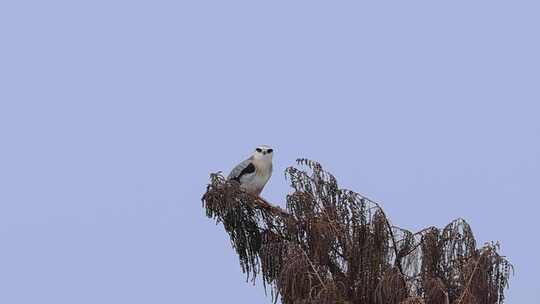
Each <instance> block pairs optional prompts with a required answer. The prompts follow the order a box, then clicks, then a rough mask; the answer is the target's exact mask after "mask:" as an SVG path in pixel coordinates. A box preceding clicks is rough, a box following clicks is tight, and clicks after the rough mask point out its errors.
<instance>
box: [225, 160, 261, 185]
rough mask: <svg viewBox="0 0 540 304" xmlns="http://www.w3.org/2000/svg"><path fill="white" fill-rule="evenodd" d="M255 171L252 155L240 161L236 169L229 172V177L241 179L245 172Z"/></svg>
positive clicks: (230, 178)
mask: <svg viewBox="0 0 540 304" xmlns="http://www.w3.org/2000/svg"><path fill="white" fill-rule="evenodd" d="M253 172H255V166H254V165H253V163H252V162H251V157H250V158H248V159H246V160H244V161H243V162H241V163H239V164H238V165H237V166H236V167H234V169H232V171H231V173H229V176H228V177H227V179H229V180H237V181H240V177H242V175H244V174H249V173H253Z"/></svg>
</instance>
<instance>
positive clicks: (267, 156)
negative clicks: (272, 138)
mask: <svg viewBox="0 0 540 304" xmlns="http://www.w3.org/2000/svg"><path fill="white" fill-rule="evenodd" d="M273 155H274V149H272V147H269V146H266V145H262V146H258V147H257V148H255V151H254V152H253V158H254V159H256V160H260V161H264V162H271V161H272V156H273Z"/></svg>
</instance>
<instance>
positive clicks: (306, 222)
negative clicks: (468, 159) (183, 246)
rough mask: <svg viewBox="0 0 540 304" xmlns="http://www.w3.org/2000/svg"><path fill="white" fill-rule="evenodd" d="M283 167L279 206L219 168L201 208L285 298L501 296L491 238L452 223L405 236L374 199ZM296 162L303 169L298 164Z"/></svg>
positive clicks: (306, 165) (406, 301) (501, 274)
mask: <svg viewBox="0 0 540 304" xmlns="http://www.w3.org/2000/svg"><path fill="white" fill-rule="evenodd" d="M297 162H298V165H299V167H300V168H296V167H289V168H287V170H286V171H285V175H286V177H287V179H288V180H289V181H290V184H291V187H292V188H293V192H292V193H291V194H289V195H287V208H286V210H283V209H281V208H279V207H275V206H273V205H271V204H269V203H268V202H266V201H265V200H263V199H262V198H260V197H256V196H253V195H251V194H249V193H246V192H244V191H242V190H241V189H240V188H239V187H238V184H237V183H236V182H229V181H226V180H225V178H224V177H223V176H222V175H221V174H219V173H217V174H211V176H210V177H211V183H210V184H209V185H208V188H207V191H206V193H205V194H204V196H203V198H202V200H203V206H204V207H205V208H206V214H207V216H208V217H210V218H214V219H215V220H216V221H217V222H218V223H223V226H224V227H225V230H226V231H227V233H228V234H229V236H230V239H231V243H232V246H233V248H234V249H235V250H236V253H237V254H238V256H239V258H240V266H241V267H242V270H243V271H244V273H246V274H247V277H248V279H250V278H251V279H252V280H253V281H254V280H255V278H256V277H257V275H262V280H263V283H264V285H265V288H266V287H270V290H271V293H272V297H273V298H274V300H276V301H277V299H278V297H279V298H281V301H282V303H284V304H303V303H315V304H316V303H344V304H345V303H348V304H353V303H355V304H400V303H401V304H416V303H422V304H484V303H485V304H493V303H503V302H504V290H505V288H507V286H508V278H509V276H510V273H511V271H512V266H511V264H510V263H509V262H508V261H507V260H506V259H505V258H504V257H502V256H500V255H499V254H498V244H494V243H491V244H486V245H484V246H483V247H481V248H477V247H476V241H475V239H474V236H473V233H472V231H471V228H470V226H469V225H468V224H467V223H466V222H465V221H464V220H463V219H458V220H455V221H453V222H451V223H450V224H448V225H447V226H446V227H444V228H443V229H438V228H435V227H429V228H426V229H423V230H421V231H419V232H416V233H413V232H410V231H408V230H405V229H402V228H399V227H396V226H393V225H391V223H390V221H389V220H388V217H387V216H386V214H385V213H384V211H383V209H382V208H381V207H380V206H379V205H378V204H377V203H375V202H373V201H371V200H369V199H368V198H366V197H364V196H362V195H360V194H358V193H355V192H353V191H350V190H346V189H341V188H339V187H338V183H337V181H336V179H335V178H334V176H332V175H331V174H329V173H328V172H326V171H324V170H323V169H322V167H321V165H320V164H319V163H317V162H314V161H310V160H307V159H299V160H298V161H297ZM301 168H303V170H302V169H301Z"/></svg>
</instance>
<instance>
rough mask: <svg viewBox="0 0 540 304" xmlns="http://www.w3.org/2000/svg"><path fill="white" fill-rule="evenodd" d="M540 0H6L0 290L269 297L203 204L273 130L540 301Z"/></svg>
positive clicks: (97, 299) (83, 296)
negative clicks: (460, 234)
mask: <svg viewBox="0 0 540 304" xmlns="http://www.w3.org/2000/svg"><path fill="white" fill-rule="evenodd" d="M539 9H540V2H538V1H519V0H516V1H312V0H310V1H205V0H201V1H118V0H107V1H101V0H94V1H56V0H52V1H32V0H28V1H10V0H7V1H2V2H1V3H0V46H1V47H0V303H10V304H19V303H25V304H31V303H32V304H33V303H51V304H53V303H54V304H64V303H65V304H68V303H69V304H71V303H81V304H85V303H89V304H90V303H92V304H95V303H100V304H108V303H110V304H113V303H114V304H117V303H131V304H142V303H160V304H161V303H163V304H166V303H270V297H265V295H264V291H263V289H262V286H261V285H260V284H258V285H257V286H255V287H253V286H252V285H251V284H249V283H245V277H244V275H243V274H242V273H241V271H240V267H239V264H238V260H237V257H236V255H235V254H234V252H233V250H232V249H231V246H230V243H229V241H228V238H227V235H226V234H225V233H224V232H223V229H222V228H221V227H220V226H215V225H214V223H213V222H212V221H211V220H209V219H207V218H206V217H205V216H204V212H203V209H202V208H201V202H200V197H201V195H202V194H203V192H204V190H205V185H206V184H207V182H208V174H209V173H210V172H213V171H218V170H223V171H225V172H226V173H228V171H229V170H230V169H231V168H232V167H233V166H234V165H235V164H236V163H238V162H239V161H241V160H242V159H244V157H246V156H247V155H248V154H249V153H250V152H251V151H252V149H253V148H254V147H255V146H256V145H258V144H269V145H272V146H273V147H274V148H275V152H276V154H275V157H274V170H275V171H274V176H273V177H272V179H271V180H270V182H269V184H268V185H267V187H266V189H265V190H264V192H263V196H264V197H266V198H267V199H269V200H271V201H273V202H275V203H277V204H281V205H283V203H284V197H285V194H286V193H288V191H289V189H288V186H287V183H286V181H285V179H284V177H283V170H284V169H285V168H286V167H287V166H289V165H291V164H293V162H294V159H295V158H297V157H308V158H312V159H314V160H317V161H320V162H321V163H322V164H323V165H324V166H325V167H326V168H327V169H328V170H330V171H331V172H333V173H334V174H335V175H336V176H337V177H338V180H339V181H340V182H341V185H342V186H344V187H347V188H350V189H353V190H356V191H358V192H360V193H363V194H365V195H367V196H369V197H371V198H373V199H375V200H377V201H379V202H381V203H382V205H383V206H384V207H385V210H386V212H387V214H388V215H389V216H390V217H391V219H392V220H393V222H394V223H395V224H397V225H399V226H402V227H405V228H409V229H413V230H415V229H420V228H422V227H426V226H429V225H436V226H443V225H445V224H446V223H448V222H450V221H451V220H452V219H454V218H457V217H463V218H465V219H466V220H467V221H469V223H470V224H471V225H472V227H473V230H474V232H475V234H476V237H477V239H478V241H479V244H483V243H484V242H486V241H490V240H494V241H500V242H501V244H502V252H503V254H505V255H508V256H509V258H510V259H511V261H512V262H513V263H514V264H515V267H516V275H515V276H514V277H513V278H512V279H511V288H510V291H509V292H508V303H540V288H539V287H540V283H538V273H539V272H540V267H539V265H538V254H539V253H538V252H539V250H540V247H539V245H538V211H539V210H540V208H539V207H538V206H539V205H538V204H539V203H540V193H539V192H540V119H539V116H540V86H539V84H540V60H539V57H540V55H539V54H540V42H539V39H538V30H539V28H540V18H538V13H539Z"/></svg>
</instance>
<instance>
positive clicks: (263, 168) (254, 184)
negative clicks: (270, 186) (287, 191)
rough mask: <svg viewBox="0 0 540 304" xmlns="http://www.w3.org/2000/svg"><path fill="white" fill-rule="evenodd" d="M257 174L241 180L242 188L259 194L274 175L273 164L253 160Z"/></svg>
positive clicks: (247, 175)
mask: <svg viewBox="0 0 540 304" xmlns="http://www.w3.org/2000/svg"><path fill="white" fill-rule="evenodd" d="M253 165H254V166H255V172H253V173H250V174H246V175H244V176H242V177H241V178H240V184H241V187H242V188H244V189H246V190H247V191H248V192H251V193H254V194H257V195H258V194H259V193H261V191H262V189H263V188H264V186H265V185H266V183H267V182H268V180H269V179H270V176H271V175H272V163H271V162H267V161H262V160H253Z"/></svg>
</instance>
